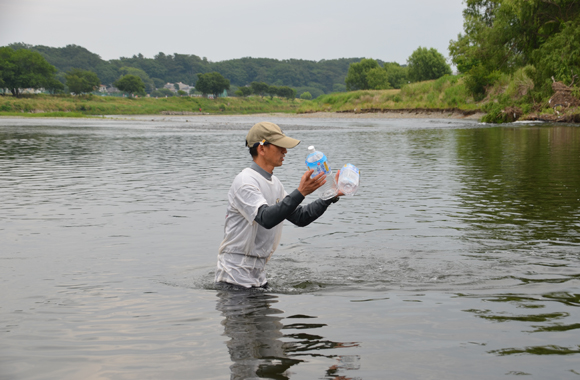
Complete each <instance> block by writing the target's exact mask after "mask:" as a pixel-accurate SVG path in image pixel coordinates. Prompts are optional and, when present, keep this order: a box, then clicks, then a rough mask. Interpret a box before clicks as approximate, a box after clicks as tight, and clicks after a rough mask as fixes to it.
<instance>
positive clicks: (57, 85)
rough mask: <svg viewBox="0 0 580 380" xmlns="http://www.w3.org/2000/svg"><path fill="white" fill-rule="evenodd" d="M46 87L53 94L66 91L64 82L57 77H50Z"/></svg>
mask: <svg viewBox="0 0 580 380" xmlns="http://www.w3.org/2000/svg"><path fill="white" fill-rule="evenodd" d="M44 88H45V89H46V90H47V91H48V92H49V93H51V94H52V95H54V94H60V93H62V92H64V84H63V83H62V82H61V81H59V80H58V79H56V77H52V78H49V79H48V80H47V81H46V85H45V86H44Z"/></svg>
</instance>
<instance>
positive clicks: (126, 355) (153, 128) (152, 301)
mask: <svg viewBox="0 0 580 380" xmlns="http://www.w3.org/2000/svg"><path fill="white" fill-rule="evenodd" d="M269 120H270V121H274V122H277V123H279V124H280V125H281V127H282V129H283V130H284V131H285V132H286V133H287V134H289V135H291V136H293V137H296V138H299V139H301V140H302V143H301V144H300V145H299V146H298V147H297V148H296V149H293V150H290V151H289V152H288V154H287V156H286V160H285V163H284V166H283V167H281V168H277V169H276V171H275V174H276V175H277V176H278V177H279V178H280V179H281V181H282V183H283V184H284V185H285V187H286V189H287V190H288V191H291V190H292V189H293V188H295V187H296V186H297V185H298V182H299V179H300V176H301V174H302V173H303V172H304V171H305V165H304V158H305V156H306V147H307V146H308V145H315V146H316V147H317V148H318V149H320V150H322V151H324V152H325V153H326V154H327V156H328V157H329V160H330V163H331V165H332V166H333V168H335V169H336V168H338V167H340V166H341V165H342V164H345V163H348V162H350V163H353V164H355V165H357V166H358V167H359V168H360V170H361V184H362V187H361V189H360V190H359V192H358V193H357V195H356V196H354V197H344V198H343V199H341V201H340V202H338V203H337V204H336V205H333V206H331V207H330V208H329V210H328V211H327V213H326V214H325V215H324V216H323V217H322V218H321V219H319V220H318V221H316V222H315V223H313V224H312V225H310V226H308V227H307V228H297V227H294V226H293V225H291V224H289V223H286V224H285V227H284V233H283V238H282V242H281V245H280V247H279V248H278V251H277V252H276V254H275V255H274V257H273V259H272V260H271V262H270V263H269V264H268V273H269V279H270V283H271V285H272V287H273V290H272V292H269V293H253V294H237V293H228V292H218V291H216V290H215V289H214V287H213V274H214V266H215V259H216V253H217V247H218V245H219V242H220V241H221V239H222V233H223V221H224V217H225V208H226V196H227V191H228V188H229V186H230V184H231V181H232V179H233V177H234V176H235V175H236V174H237V173H238V172H239V171H240V170H241V169H243V168H244V167H246V166H247V165H248V163H249V160H250V156H249V154H248V153H247V151H246V150H245V148H244V137H245V134H246V132H247V129H248V128H249V127H250V126H251V125H252V124H253V123H255V122H258V121H262V119H261V118H260V119H258V118H257V117H250V116H245V117H196V118H193V117H172V118H165V119H162V118H153V120H151V119H148V118H145V117H143V118H136V119H135V120H133V121H123V120H56V119H54V120H40V121H39V120H30V119H1V120H0V194H1V195H2V202H0V213H1V215H2V218H0V238H1V248H0V284H1V288H2V291H1V293H0V294H1V298H0V299H1V301H2V302H1V303H0V378H2V379H54V378H59V379H79V378H83V379H132V378H145V379H147V378H151V379H157V378H167V379H186V378H187V379H189V378H204V379H213V378H215V379H222V378H227V377H230V378H232V379H246V378H248V379H249V378H276V379H284V378H286V379H288V378H292V379H312V378H324V379H335V378H353V379H363V378H364V379H376V378H398V379H417V378H427V379H428V378H448V379H455V378H457V379H459V378H462V379H463V378H470V379H490V378H503V377H505V376H510V375H516V376H517V375H531V376H532V377H535V378H538V379H544V378H559V379H565V378H578V376H580V366H579V365H578V363H579V361H578V355H579V354H580V343H579V342H578V339H577V331H578V330H579V329H580V323H579V321H580V313H579V312H578V307H579V305H580V289H579V286H580V192H579V189H580V129H579V128H578V127H576V126H569V125H543V124H536V125H525V124H510V125H503V126H491V125H483V124H479V123H476V122H474V121H462V120H428V119H421V120H405V119H300V118H276V117H271V118H270V119H269ZM314 199H315V196H314V195H311V196H308V197H307V199H306V202H310V201H313V200H314Z"/></svg>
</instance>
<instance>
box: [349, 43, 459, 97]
mask: <svg viewBox="0 0 580 380" xmlns="http://www.w3.org/2000/svg"><path fill="white" fill-rule="evenodd" d="M446 74H451V67H450V66H449V65H448V64H447V62H446V60H445V57H443V55H442V54H441V53H439V52H438V51H437V50H435V49H433V48H431V49H427V48H423V47H419V48H418V49H417V50H415V51H414V52H413V54H411V56H409V58H408V59H407V65H406V66H401V65H399V64H398V63H396V62H385V63H384V65H383V66H382V67H381V65H380V64H379V62H378V61H376V60H374V59H362V60H361V61H360V62H356V63H351V64H350V66H349V68H348V72H347V74H346V78H345V83H346V89H347V90H348V91H353V90H388V89H390V88H401V87H402V86H404V85H405V84H407V83H409V82H421V81H425V80H431V79H438V78H440V77H442V76H443V75H446Z"/></svg>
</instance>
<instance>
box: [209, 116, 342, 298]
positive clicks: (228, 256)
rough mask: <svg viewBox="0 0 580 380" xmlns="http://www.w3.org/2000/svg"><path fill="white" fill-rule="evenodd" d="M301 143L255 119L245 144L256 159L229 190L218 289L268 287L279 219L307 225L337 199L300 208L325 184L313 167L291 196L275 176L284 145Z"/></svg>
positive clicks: (219, 255) (285, 146)
mask: <svg viewBox="0 0 580 380" xmlns="http://www.w3.org/2000/svg"><path fill="white" fill-rule="evenodd" d="M299 143H300V140H296V139H293V138H291V137H288V136H286V135H284V133H282V130H281V129H280V127H279V126H277V125H276V124H273V123H269V122H261V123H258V124H256V125H254V126H253V127H252V128H251V129H250V131H249V132H248V135H247V136H246V146H247V147H248V148H250V154H251V156H252V159H253V161H254V162H252V164H251V165H250V167H249V168H246V169H244V170H242V172H240V173H239V174H238V175H237V176H236V178H235V179H234V182H233V183H232V186H231V188H230V191H229V193H228V209H227V214H226V223H225V228H224V240H223V241H222V243H221V245H220V248H219V253H218V262H217V270H216V274H215V282H216V285H217V286H218V287H220V288H226V289H230V288H231V289H250V288H267V287H268V280H267V279H266V272H265V266H266V263H267V262H268V260H270V257H271V256H272V254H273V253H274V251H275V250H276V248H277V247H278V243H279V242H280V237H281V235H282V224H283V223H282V222H283V221H284V220H285V219H287V220H289V221H290V222H292V223H294V224H295V225H297V226H299V227H304V226H307V225H308V224H310V223H311V222H313V221H314V220H316V219H317V218H318V217H320V216H321V215H322V214H324V212H325V211H326V209H327V208H328V206H329V205H330V204H331V203H335V202H337V201H338V196H336V197H334V198H332V199H329V200H322V199H318V200H316V201H314V202H312V203H310V204H308V205H306V206H300V203H301V202H302V201H303V200H304V197H305V196H307V195H308V194H311V193H312V192H314V191H315V190H316V189H318V188H319V187H320V186H322V185H324V184H325V183H326V176H325V175H323V174H322V173H321V174H318V175H317V176H316V177H314V178H310V176H311V175H312V173H313V170H307V171H306V172H305V173H304V174H303V175H302V178H301V179H300V184H299V185H298V188H297V189H296V190H294V191H293V192H292V193H290V194H288V193H286V191H285V190H284V187H283V186H282V183H280V180H278V178H276V177H275V176H274V175H273V171H274V168H275V167H278V166H282V162H283V161H284V156H285V155H286V152H287V149H291V148H294V147H295V146H296V145H298V144H299ZM338 174H339V173H336V176H337V177H338ZM339 195H342V193H340V194H339Z"/></svg>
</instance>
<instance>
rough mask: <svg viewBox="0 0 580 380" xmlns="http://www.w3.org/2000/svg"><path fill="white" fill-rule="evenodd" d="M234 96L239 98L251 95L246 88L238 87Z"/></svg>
mask: <svg viewBox="0 0 580 380" xmlns="http://www.w3.org/2000/svg"><path fill="white" fill-rule="evenodd" d="M236 95H237V96H241V97H244V96H249V95H252V89H251V88H250V87H246V86H243V87H240V88H238V90H237V91H236Z"/></svg>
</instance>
